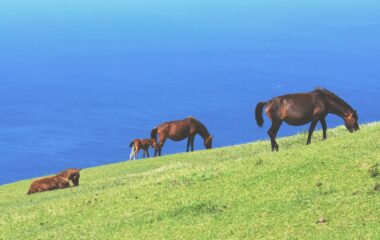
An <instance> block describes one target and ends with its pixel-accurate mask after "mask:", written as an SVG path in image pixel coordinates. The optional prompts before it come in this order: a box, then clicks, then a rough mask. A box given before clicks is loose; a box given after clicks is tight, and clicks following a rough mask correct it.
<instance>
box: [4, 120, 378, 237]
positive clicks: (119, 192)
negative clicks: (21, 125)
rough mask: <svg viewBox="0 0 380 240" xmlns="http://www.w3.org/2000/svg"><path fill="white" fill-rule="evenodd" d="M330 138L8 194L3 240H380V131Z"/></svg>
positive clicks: (157, 162)
mask: <svg viewBox="0 0 380 240" xmlns="http://www.w3.org/2000/svg"><path fill="white" fill-rule="evenodd" d="M321 138H322V136H321V133H320V132H316V133H315V135H314V138H313V142H312V144H311V145H309V146H306V145H305V142H306V136H305V135H304V134H300V135H297V136H294V137H289V138H283V139H280V140H279V141H278V142H279V145H280V151H279V152H277V153H272V152H271V151H270V144H269V142H268V141H260V142H255V143H249V144H245V145H239V146H233V147H226V148H220V149H214V150H208V151H198V152H194V153H189V154H176V155H170V156H164V157H161V158H154V159H153V158H152V159H148V160H138V161H133V162H121V163H118V164H112V165H106V166H101V167H97V168H90V169H84V170H83V171H82V173H81V184H80V186H79V187H77V188H70V189H64V190H58V191H53V192H45V193H40V194H34V195H30V196H28V195H26V192H27V189H28V187H29V185H30V183H31V180H30V181H21V182H17V183H14V184H9V185H4V186H1V187H0V210H1V213H0V214H1V217H0V238H1V239H244V238H245V239H379V238H380V215H379V211H380V192H379V191H377V190H375V185H376V184H378V183H380V176H377V175H376V174H374V172H375V171H376V170H374V169H373V168H374V166H376V164H377V163H378V164H380V149H379V143H380V140H379V139H380V124H379V123H373V124H368V125H365V126H362V130H361V131H359V132H356V133H354V134H350V133H349V132H347V131H346V130H345V129H344V128H343V127H340V128H337V129H334V130H329V132H328V140H327V141H322V140H321ZM371 169H372V170H371ZM374 175H376V176H374ZM321 219H322V220H321Z"/></svg>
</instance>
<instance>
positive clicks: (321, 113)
mask: <svg viewBox="0 0 380 240" xmlns="http://www.w3.org/2000/svg"><path fill="white" fill-rule="evenodd" d="M264 106H266V107H265V112H266V114H267V116H268V118H269V119H270V120H271V121H272V126H271V127H270V129H269V130H268V135H269V137H270V140H271V143H272V151H274V150H277V151H278V144H277V142H276V140H275V139H276V135H277V132H278V130H279V128H280V126H281V124H282V122H286V123H288V124H290V125H293V126H300V125H304V124H307V123H309V122H311V124H310V128H309V135H308V137H307V142H306V144H310V142H311V136H312V134H313V131H314V128H315V125H317V123H318V121H319V122H321V125H322V130H323V140H325V139H326V130H327V125H326V120H325V118H326V115H327V114H329V113H332V114H335V115H338V116H339V117H341V118H343V119H344V122H345V125H346V128H347V129H348V131H350V132H354V131H357V130H359V124H358V115H357V113H356V111H355V110H353V109H352V107H351V106H350V105H348V104H347V103H346V102H345V101H344V100H342V99H341V98H340V97H338V96H337V95H335V94H334V93H332V92H330V91H328V90H327V89H324V88H316V89H315V90H314V91H312V92H309V93H299V94H288V95H284V96H279V97H275V98H273V99H271V100H269V101H267V102H259V103H258V104H257V106H256V111H255V115H256V122H257V125H259V126H260V127H261V126H262V125H263V123H264V119H263V117H262V112H263V108H264Z"/></svg>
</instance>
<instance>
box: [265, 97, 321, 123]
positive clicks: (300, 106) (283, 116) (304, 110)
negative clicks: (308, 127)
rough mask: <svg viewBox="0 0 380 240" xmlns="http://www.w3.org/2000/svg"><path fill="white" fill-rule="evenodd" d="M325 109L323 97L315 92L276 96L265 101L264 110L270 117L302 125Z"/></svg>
mask: <svg viewBox="0 0 380 240" xmlns="http://www.w3.org/2000/svg"><path fill="white" fill-rule="evenodd" d="M324 111H325V105H324V101H323V99H322V98H321V97H320V96H319V95H318V94H317V93H315V92H310V93H296V94H287V95H283V96H278V97H275V98H273V99H271V100H270V101H268V102H267V105H266V109H265V112H266V114H267V116H268V117H269V118H270V119H280V120H283V121H285V122H287V123H289V124H291V125H303V124H305V123H307V122H309V121H310V120H311V119H312V118H313V115H314V114H316V113H319V112H321V113H322V112H324Z"/></svg>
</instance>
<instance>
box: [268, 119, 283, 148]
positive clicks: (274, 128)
mask: <svg viewBox="0 0 380 240" xmlns="http://www.w3.org/2000/svg"><path fill="white" fill-rule="evenodd" d="M281 124H282V121H281V120H277V121H276V120H273V121H272V126H271V127H270V128H269V130H268V135H269V137H270V141H271V144H272V151H278V144H277V142H276V136H277V132H278V130H279V129H280V127H281Z"/></svg>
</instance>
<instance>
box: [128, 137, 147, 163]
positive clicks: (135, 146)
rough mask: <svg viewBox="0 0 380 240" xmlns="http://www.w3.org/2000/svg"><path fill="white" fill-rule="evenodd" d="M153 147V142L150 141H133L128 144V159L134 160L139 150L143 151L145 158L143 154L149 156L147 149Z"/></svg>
mask: <svg viewBox="0 0 380 240" xmlns="http://www.w3.org/2000/svg"><path fill="white" fill-rule="evenodd" d="M150 146H152V147H153V141H152V140H151V139H135V140H133V141H132V142H131V143H130V144H129V147H130V148H132V150H131V154H130V155H129V159H130V160H131V159H132V158H134V160H136V156H137V154H138V153H139V151H140V149H142V150H143V158H145V154H146V155H147V156H148V157H150V156H149V151H148V150H149V147H150Z"/></svg>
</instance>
